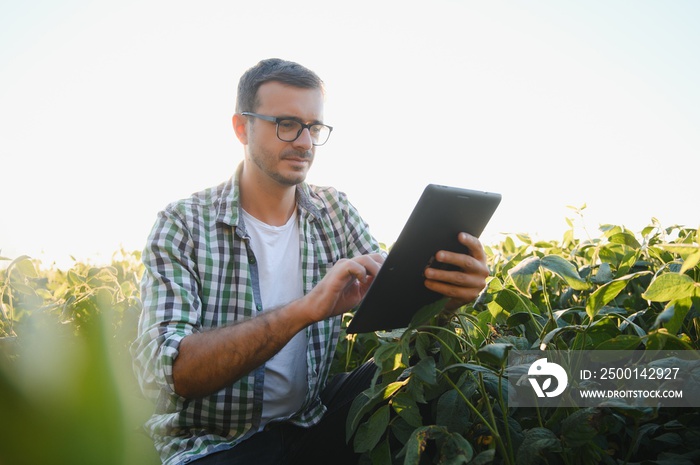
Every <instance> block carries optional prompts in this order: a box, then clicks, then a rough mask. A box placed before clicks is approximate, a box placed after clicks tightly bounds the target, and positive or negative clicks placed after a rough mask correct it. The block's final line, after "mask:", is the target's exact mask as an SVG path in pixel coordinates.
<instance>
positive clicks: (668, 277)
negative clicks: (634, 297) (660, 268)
mask: <svg viewBox="0 0 700 465" xmlns="http://www.w3.org/2000/svg"><path fill="white" fill-rule="evenodd" d="M697 292H698V291H697V285H696V283H695V281H693V279H692V278H691V277H690V276H687V275H684V274H679V273H664V274H662V275H660V276H657V277H656V278H655V279H654V280H653V281H652V282H651V284H649V287H648V288H647V290H646V292H644V293H643V294H642V297H643V298H645V299H647V300H651V301H652V302H668V301H670V300H680V299H684V298H686V297H692V296H693V295H695V293H697Z"/></svg>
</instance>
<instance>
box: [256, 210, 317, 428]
mask: <svg viewBox="0 0 700 465" xmlns="http://www.w3.org/2000/svg"><path fill="white" fill-rule="evenodd" d="M243 218H244V221H245V224H246V230H247V231H248V235H249V236H250V246H251V248H252V250H253V253H254V254H255V259H256V262H257V266H258V273H259V278H260V297H261V299H262V305H263V309H272V308H275V307H280V306H282V305H286V304H288V303H290V302H292V301H294V300H296V299H299V298H301V297H303V295H304V289H303V286H304V285H303V278H302V271H301V250H300V245H299V224H298V222H297V214H296V211H295V212H294V214H293V215H292V217H291V218H290V219H289V221H287V223H286V224H285V225H284V226H270V225H269V224H266V223H263V222H262V221H260V220H258V219H256V218H254V217H253V216H251V215H250V214H249V213H248V212H246V211H243ZM307 345H308V340H307V336H306V331H305V330H303V331H300V332H299V333H297V334H296V336H294V337H293V338H292V339H291V340H290V341H289V343H287V345H286V346H284V347H283V348H282V350H280V351H279V352H278V353H277V354H276V355H275V356H273V357H272V358H271V359H270V360H268V361H267V363H266V364H265V387H264V390H263V391H264V394H263V411H262V421H261V424H260V427H261V428H262V427H263V426H265V424H267V422H269V421H270V420H273V419H276V418H286V417H289V416H291V415H292V414H294V413H295V412H296V411H297V410H299V408H301V406H302V404H303V402H304V399H305V398H306V391H307V389H308V382H307V379H306V369H307V367H306V349H307Z"/></svg>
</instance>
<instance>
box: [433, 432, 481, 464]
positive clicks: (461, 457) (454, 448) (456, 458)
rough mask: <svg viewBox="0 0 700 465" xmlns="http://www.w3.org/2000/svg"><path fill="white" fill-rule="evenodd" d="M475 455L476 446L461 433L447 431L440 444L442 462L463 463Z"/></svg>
mask: <svg viewBox="0 0 700 465" xmlns="http://www.w3.org/2000/svg"><path fill="white" fill-rule="evenodd" d="M472 457H474V448H473V447H472V445H471V444H470V443H469V441H467V440H466V439H464V437H463V436H462V435H461V434H459V433H447V435H446V437H445V439H444V440H443V441H442V444H440V458H441V460H440V463H441V464H444V465H461V464H465V463H468V462H469V461H470V460H471V459H472Z"/></svg>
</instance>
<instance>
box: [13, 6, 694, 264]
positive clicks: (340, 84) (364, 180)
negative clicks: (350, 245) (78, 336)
mask: <svg viewBox="0 0 700 465" xmlns="http://www.w3.org/2000/svg"><path fill="white" fill-rule="evenodd" d="M699 21H700V3H699V2H696V1H693V0H686V1H677V0H674V1H664V2H661V1H655V0H653V1H652V0H630V1H615V0H597V1H587V2H566V1H554V0H551V1H546V0H539V1H528V2H525V1H493V2H486V1H458V0H433V1H431V2H425V1H420V2H414V1H406V0H404V1H378V0H372V1H364V0H360V1H353V2H342V3H341V2H329V1H307V2H289V1H284V2H277V1H265V2H256V1H248V2H241V1H230V0H227V1H206V2H196V3H195V2H185V1H172V0H171V1H144V0H139V1H135V0H121V1H119V2H116V1H115V2H109V3H108V2H97V1H87V0H63V1H61V2H58V1H50V0H44V1H38V0H34V1H23V0H0V160H1V162H2V163H1V165H0V166H1V176H0V198H2V201H1V202H0V250H1V252H0V255H3V256H10V257H16V256H18V255H21V254H28V255H31V256H33V257H35V258H39V259H41V260H42V261H44V263H47V264H50V263H52V262H54V261H55V262H56V263H57V264H59V265H61V266H66V264H68V265H69V264H70V263H71V261H70V260H69V258H68V257H69V256H70V255H73V256H74V257H76V258H77V259H78V260H84V259H88V258H89V259H90V260H93V261H96V262H102V261H109V260H110V258H111V255H112V252H114V251H115V250H117V249H118V248H119V247H120V246H124V247H125V248H126V249H127V250H135V249H141V248H142V247H143V245H144V243H145V239H146V236H147V235H148V232H149V230H150V227H151V225H152V224H153V221H154V220H155V216H156V213H157V212H158V211H159V210H160V209H162V208H163V207H164V206H165V205H166V204H167V203H169V202H171V201H173V200H176V199H179V198H182V197H186V196H188V195H189V194H191V193H192V192H194V191H198V190H200V189H202V188H205V187H209V186H211V185H215V184H218V183H220V182H222V181H224V180H225V179H227V178H228V177H229V176H230V175H231V174H232V173H233V171H234V170H235V167H236V165H237V164H238V163H239V162H240V160H241V159H242V148H241V146H240V144H239V143H238V141H237V140H236V139H235V136H234V134H233V132H232V129H231V125H230V117H231V115H232V112H233V108H234V101H235V89H236V84H237V82H238V78H239V77H240V75H241V73H243V72H244V71H245V69H247V68H248V67H250V66H252V65H253V64H255V63H256V62H257V61H259V60H260V59H262V58H268V57H273V56H274V57H281V58H286V59H290V60H294V61H298V62H300V63H302V64H304V65H305V66H307V67H309V68H311V69H313V70H315V71H316V72H317V73H318V74H319V75H320V76H321V78H322V79H324V81H325V82H326V85H327V88H328V100H327V103H326V118H325V119H326V122H327V123H328V124H330V125H332V126H334V127H335V130H334V132H333V135H332V137H331V140H330V141H329V143H328V144H327V145H326V146H324V147H322V148H321V149H319V150H318V151H317V157H316V163H315V165H314V167H313V168H312V173H311V175H310V177H309V181H310V182H313V183H316V184H324V185H333V186H335V187H337V188H339V189H340V190H343V191H345V192H346V193H347V194H348V196H349V198H350V199H351V201H352V202H353V203H354V204H355V206H357V208H358V209H359V210H360V213H361V214H362V215H363V216H364V218H365V219H366V220H367V221H368V222H369V223H370V226H371V228H372V230H373V232H374V235H375V236H376V237H377V238H378V239H379V240H380V241H383V242H387V243H391V242H393V241H394V240H395V239H396V237H397V236H398V233H399V232H400V230H401V227H402V226H403V223H404V221H405V220H406V219H407V217H408V215H409V213H410V211H411V209H412V208H413V205H414V203H415V201H416V200H417V199H418V197H419V195H420V193H421V191H422V189H423V188H424V186H425V185H426V184H428V183H439V184H447V185H454V186H462V187H466V188H472V189H482V190H490V191H496V192H500V193H501V194H502V195H503V202H502V204H501V207H500V208H499V210H498V211H497V213H496V215H495V217H494V218H493V220H492V222H491V224H490V225H489V227H488V228H487V230H486V231H485V233H484V235H483V236H482V239H483V240H484V242H487V243H488V242H495V241H497V240H500V239H502V238H503V235H502V233H527V234H530V235H532V236H535V237H538V238H541V239H560V238H561V234H562V233H563V232H564V231H565V230H566V229H567V228H568V227H567V225H566V222H565V218H566V217H573V216H574V215H573V213H572V212H571V210H569V209H567V208H566V207H567V205H573V206H576V207H579V206H581V205H583V204H584V203H585V204H587V206H588V207H587V209H586V210H585V216H584V218H585V219H586V225H587V226H588V229H589V230H591V231H593V232H596V228H597V227H598V224H600V223H615V224H624V225H625V226H627V227H629V228H630V229H633V230H635V231H639V230H641V228H642V227H644V226H646V225H647V224H648V223H649V222H650V220H651V218H652V217H656V218H658V219H659V220H660V221H661V223H662V225H664V226H671V225H674V224H677V223H679V224H685V225H688V226H692V227H698V225H700V209H699V208H698V201H697V198H698V194H697V192H698V177H699V176H698V175H699V173H700V156H699V155H700V132H699V130H698V128H700V91H699V90H698V88H699V86H698V83H699V82H700V55H699V54H698V47H699V46H700V28H698V27H697V24H698V22H699Z"/></svg>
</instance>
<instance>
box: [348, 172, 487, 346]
mask: <svg viewBox="0 0 700 465" xmlns="http://www.w3.org/2000/svg"><path fill="white" fill-rule="evenodd" d="M500 202H501V195H500V194H496V193H492V192H481V191H473V190H468V189H460V188H457V187H448V186H439V185H435V184H429V185H428V186H427V187H426V188H425V190H424V191H423V194H422V195H421V197H420V199H419V200H418V203H417V204H416V206H415V207H414V209H413V212H412V213H411V216H410V217H409V218H408V221H407V222H406V225H405V226H404V228H403V230H402V231H401V234H400V235H399V237H398V239H397V240H396V242H395V243H394V245H393V246H392V248H391V250H390V252H389V255H388V256H387V258H386V261H385V262H384V265H382V268H381V269H380V270H379V273H378V274H377V276H376V277H375V279H374V282H373V283H372V285H371V286H370V288H369V290H368V291H367V294H366V295H365V297H364V299H363V300H362V302H361V303H360V305H359V307H358V308H357V310H356V311H355V315H354V316H353V318H352V320H351V321H350V324H349V325H348V328H347V332H348V333H366V332H370V331H378V330H390V329H396V328H405V327H407V326H408V325H409V323H410V322H411V319H412V318H413V315H415V313H416V312H417V311H418V310H420V309H421V308H422V307H423V306H425V305H428V304H431V303H433V302H435V301H437V300H439V299H440V298H442V296H441V295H440V294H438V293H436V292H433V291H430V290H429V289H428V288H426V287H425V285H424V284H423V283H424V281H425V277H424V275H423V272H424V270H425V268H426V267H428V266H434V267H441V266H442V267H444V266H443V265H441V264H440V263H437V262H436V263H433V261H434V257H435V254H436V253H437V252H438V251H440V250H449V251H452V252H459V253H468V252H469V251H468V249H467V248H466V247H465V246H464V245H462V244H461V243H460V242H459V241H458V239H457V236H458V234H459V233H460V232H467V233H469V234H471V235H472V236H475V237H479V235H481V233H482V231H483V230H484V228H485V227H486V224H487V223H488V222H489V220H490V219H491V216H492V215H493V213H494V211H496V208H497V207H498V204H499V203H500Z"/></svg>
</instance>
